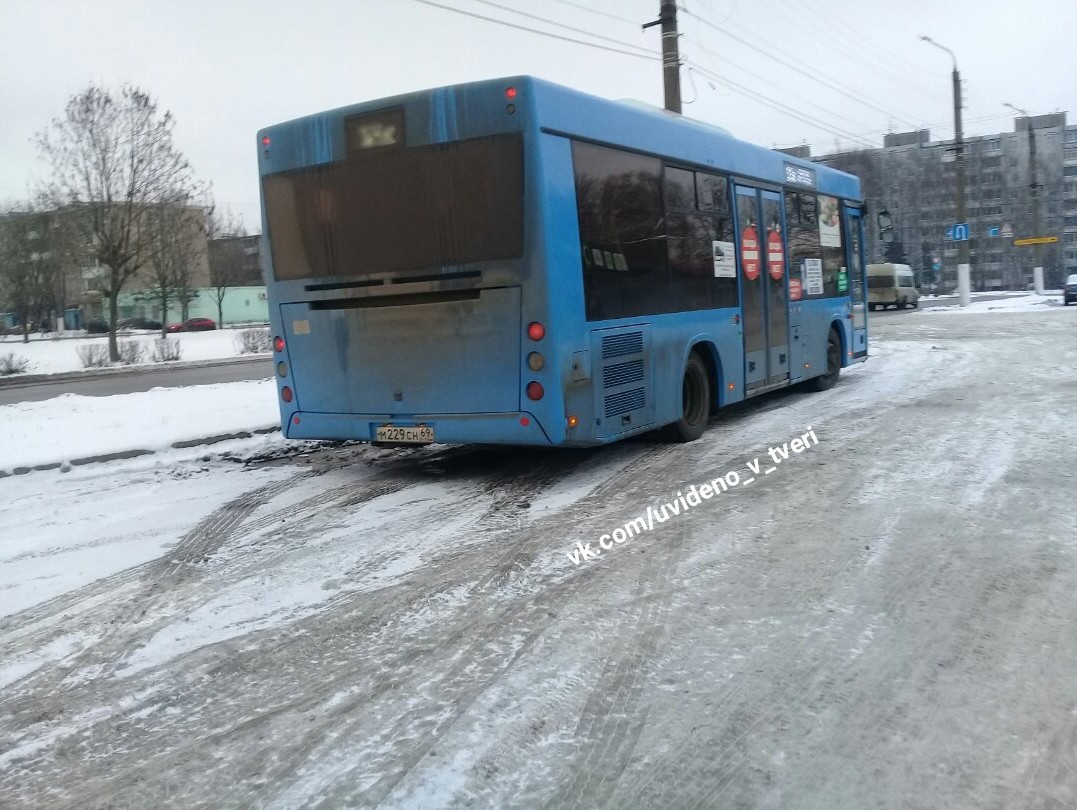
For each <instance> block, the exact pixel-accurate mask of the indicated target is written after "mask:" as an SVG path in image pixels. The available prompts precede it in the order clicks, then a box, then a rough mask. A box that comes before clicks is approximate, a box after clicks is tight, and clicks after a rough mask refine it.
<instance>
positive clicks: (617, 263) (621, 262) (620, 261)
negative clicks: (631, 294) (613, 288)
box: [613, 253, 628, 273]
mask: <svg viewBox="0 0 1077 810" xmlns="http://www.w3.org/2000/svg"><path fill="white" fill-rule="evenodd" d="M613 264H614V267H616V268H617V269H618V270H620V271H621V272H622V273H627V272H628V262H627V261H625V255H624V254H623V253H614V254H613Z"/></svg>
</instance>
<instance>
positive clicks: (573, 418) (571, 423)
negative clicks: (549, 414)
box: [568, 416, 580, 428]
mask: <svg viewBox="0 0 1077 810" xmlns="http://www.w3.org/2000/svg"><path fill="white" fill-rule="evenodd" d="M579 423H580V418H579V417H578V416H570V417H569V418H568V426H569V427H570V428H574V427H576V425H578V424H579Z"/></svg>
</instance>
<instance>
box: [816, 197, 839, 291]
mask: <svg viewBox="0 0 1077 810" xmlns="http://www.w3.org/2000/svg"><path fill="white" fill-rule="evenodd" d="M819 241H820V242H821V243H822V246H823V247H841V219H840V217H839V216H838V201H837V199H835V198H834V197H826V196H824V195H822V194H820V195H819ZM810 294H811V293H809V295H810Z"/></svg>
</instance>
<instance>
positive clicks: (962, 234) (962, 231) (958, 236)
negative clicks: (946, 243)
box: [950, 222, 969, 242]
mask: <svg viewBox="0 0 1077 810" xmlns="http://www.w3.org/2000/svg"><path fill="white" fill-rule="evenodd" d="M950 231H951V233H952V236H951V238H952V239H953V240H954V241H955V242H967V241H969V224H968V223H967V222H959V223H958V224H957V225H954V226H953V228H951V229H950Z"/></svg>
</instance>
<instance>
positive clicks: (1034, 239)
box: [1013, 236, 1058, 245]
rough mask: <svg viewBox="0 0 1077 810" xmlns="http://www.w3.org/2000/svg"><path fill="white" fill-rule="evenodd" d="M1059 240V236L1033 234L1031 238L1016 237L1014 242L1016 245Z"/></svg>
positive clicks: (1038, 243)
mask: <svg viewBox="0 0 1077 810" xmlns="http://www.w3.org/2000/svg"><path fill="white" fill-rule="evenodd" d="M1057 241H1058V237H1057V236H1033V237H1031V238H1029V239H1014V240H1013V243H1014V244H1015V245H1048V244H1050V243H1051V242H1057Z"/></svg>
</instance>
